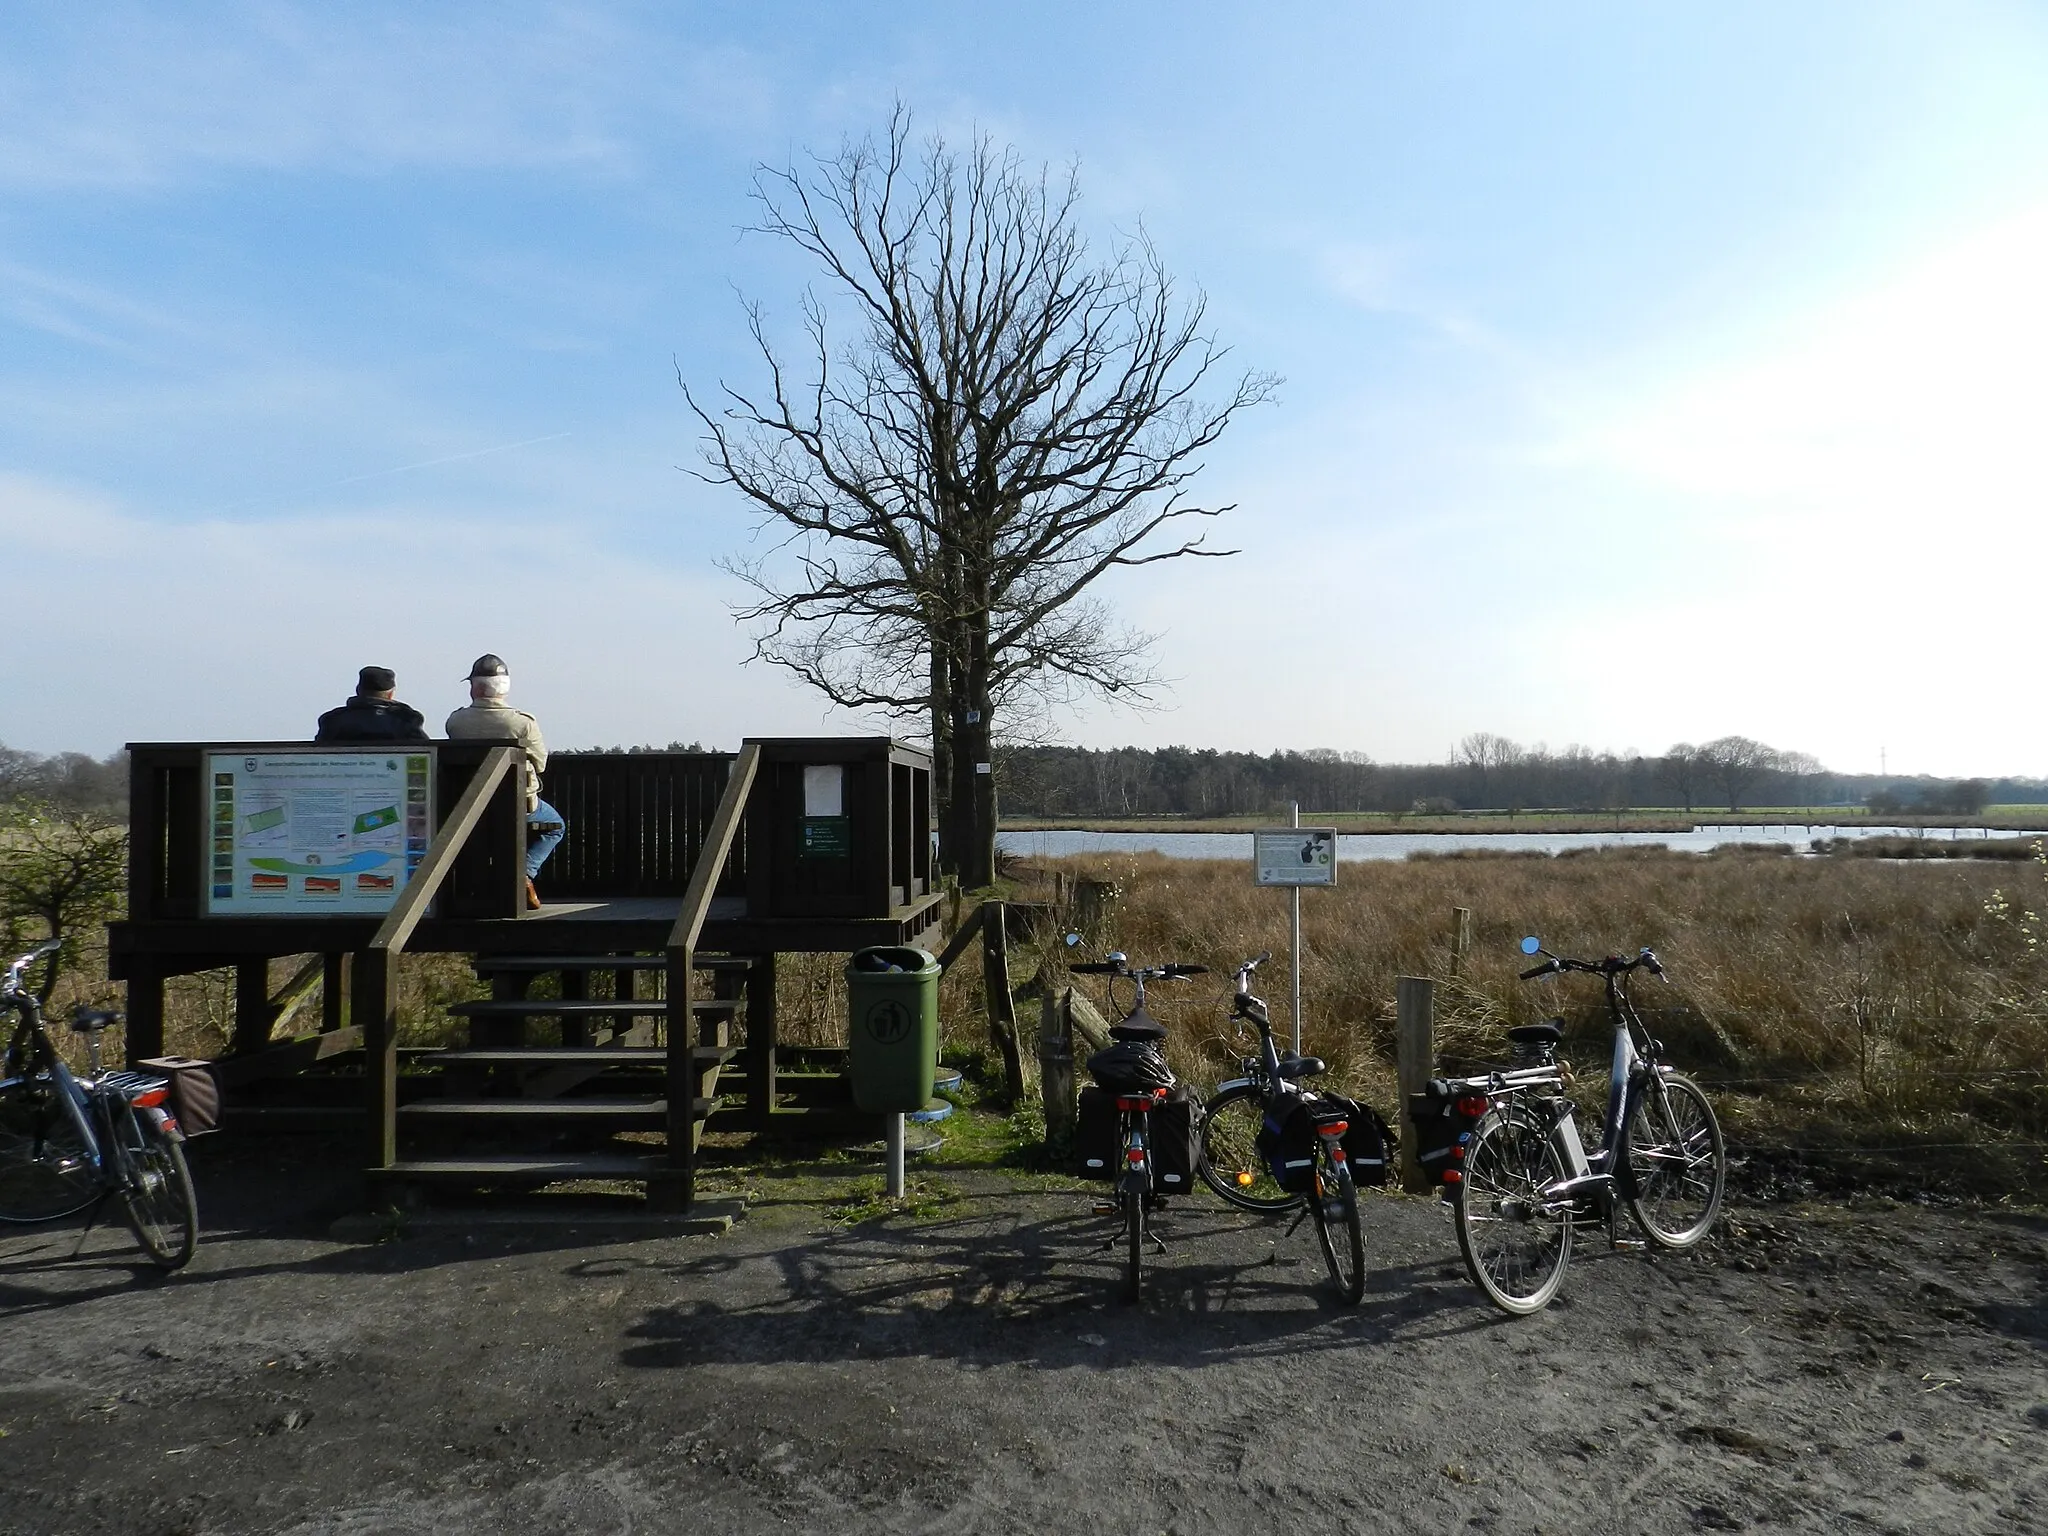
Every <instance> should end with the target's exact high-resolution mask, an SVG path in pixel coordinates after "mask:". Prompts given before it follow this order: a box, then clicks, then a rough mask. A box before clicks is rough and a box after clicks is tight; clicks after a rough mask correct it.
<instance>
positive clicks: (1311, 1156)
mask: <svg viewBox="0 0 2048 1536" xmlns="http://www.w3.org/2000/svg"><path fill="white" fill-rule="evenodd" d="M1259 1152H1260V1154H1261V1155H1262V1156H1263V1157H1264V1158H1265V1159H1266V1169H1267V1171H1268V1172H1269V1173H1271V1174H1272V1175H1273V1182H1274V1183H1276V1184H1278V1185H1279V1186H1280V1187H1281V1188H1282V1189H1284V1190H1286V1191H1288V1192H1289V1193H1290V1194H1300V1193H1301V1192H1302V1191H1303V1190H1305V1189H1310V1188H1313V1187H1314V1185H1315V1181H1316V1127H1315V1121H1314V1119H1313V1117H1311V1116H1310V1114H1309V1112H1308V1107H1307V1105H1306V1104H1304V1103H1303V1101H1302V1100H1301V1099H1300V1098H1298V1097H1295V1096H1291V1095H1290V1096H1289V1097H1288V1098H1285V1099H1283V1100H1281V1101H1280V1103H1279V1104H1277V1105H1268V1106H1267V1108H1266V1113H1265V1115H1264V1117H1263V1118H1262V1119H1261V1120H1260V1122H1259Z"/></svg>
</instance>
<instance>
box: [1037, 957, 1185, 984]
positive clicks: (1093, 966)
mask: <svg viewBox="0 0 2048 1536" xmlns="http://www.w3.org/2000/svg"><path fill="white" fill-rule="evenodd" d="M1067 969H1068V970H1069V971H1072V972H1075V973H1077V974H1079V975H1082V976H1125V977H1129V978H1130V979H1132V980H1136V979H1137V978H1138V977H1140V976H1142V977H1144V978H1145V979H1146V980H1147V981H1179V980H1180V979H1181V978H1182V977H1183V976H1206V975H1208V974H1209V967H1207V966H1206V965H1184V964H1181V963H1180V962H1178V961H1176V962H1174V963H1172V964H1170V965H1152V966H1140V967H1138V968H1136V969H1132V968H1131V967H1129V966H1124V965H1119V964H1118V963H1117V962H1116V961H1114V960H1082V961H1078V962H1076V963H1075V964H1072V965H1069V966H1068V967H1067Z"/></svg>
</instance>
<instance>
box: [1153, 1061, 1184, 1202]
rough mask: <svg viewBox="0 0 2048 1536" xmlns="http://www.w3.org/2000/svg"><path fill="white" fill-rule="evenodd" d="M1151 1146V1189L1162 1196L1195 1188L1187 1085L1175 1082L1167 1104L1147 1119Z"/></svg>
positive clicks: (1167, 1097) (1154, 1111)
mask: <svg viewBox="0 0 2048 1536" xmlns="http://www.w3.org/2000/svg"><path fill="white" fill-rule="evenodd" d="M1146 1133H1147V1139H1148V1140H1149V1141H1150V1143H1151V1146H1152V1187H1153V1188H1154V1189H1155V1190H1157V1191H1158V1192H1159V1193H1160V1194H1162V1195H1178V1194H1185V1193H1186V1192H1187V1191H1188V1190H1190V1189H1193V1188H1194V1187H1195V1155H1196V1144H1195V1101H1194V1099H1193V1098H1192V1097H1191V1096H1190V1095H1189V1093H1188V1088H1187V1084H1185V1083H1176V1084H1175V1085H1174V1087H1173V1089H1172V1091H1171V1092H1169V1093H1168V1094H1167V1095H1166V1102H1165V1103H1164V1104H1161V1105H1160V1106H1159V1107H1158V1108H1157V1109H1155V1110H1153V1111H1152V1113H1151V1115H1150V1116H1148V1117H1147V1124H1146Z"/></svg>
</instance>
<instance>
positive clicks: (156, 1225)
mask: <svg viewBox="0 0 2048 1536" xmlns="http://www.w3.org/2000/svg"><path fill="white" fill-rule="evenodd" d="M113 1120H114V1143H115V1147H116V1154H115V1155H116V1156H117V1157H118V1159H119V1160H120V1165H121V1211H122V1214H123V1215H124V1216H125V1217H126V1218H127V1220H128V1227H129V1230H130V1231H132V1232H133V1233H134V1234H135V1240H136V1241H137V1242H139V1243H141V1244H142V1251H143V1252H144V1253H146V1254H148V1255H149V1257H150V1262H151V1263H153V1264H155V1265H156V1266H157V1267H158V1268H160V1269H183V1268H184V1267H185V1266H186V1265H187V1264H188V1263H190V1262H191V1260H192V1253H193V1250H194V1249H196V1248H197V1247H198V1246H199V1199H198V1196H197V1195H195V1194H194V1193H193V1190H192V1172H191V1170H190V1169H189V1168H187V1167H186V1166H185V1149H184V1148H183V1147H181V1146H179V1145H178V1143H177V1142H176V1141H174V1140H172V1139H171V1136H170V1133H169V1132H167V1131H166V1130H165V1129H164V1128H163V1127H162V1126H161V1125H160V1124H158V1123H157V1121H156V1118H155V1117H154V1116H152V1115H148V1114H138V1113H136V1111H135V1109H134V1107H133V1106H132V1105H129V1104H121V1105H118V1106H116V1107H115V1108H114V1114H113Z"/></svg>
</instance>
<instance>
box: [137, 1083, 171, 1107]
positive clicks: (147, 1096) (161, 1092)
mask: <svg viewBox="0 0 2048 1536" xmlns="http://www.w3.org/2000/svg"><path fill="white" fill-rule="evenodd" d="M170 1096H171V1090H170V1087H169V1085H168V1084H166V1085H165V1086H164V1087H162V1088H152V1089H150V1090H149V1091H148V1092H146V1093H138V1094H137V1095H136V1096H135V1097H134V1098H132V1099H130V1100H129V1101H128V1102H129V1103H131V1104H133V1105H134V1106H135V1107H136V1108H137V1109H155V1108H156V1107H157V1106H159V1105H160V1104H162V1103H163V1102H164V1101H165V1100H167V1099H168V1098H170Z"/></svg>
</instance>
